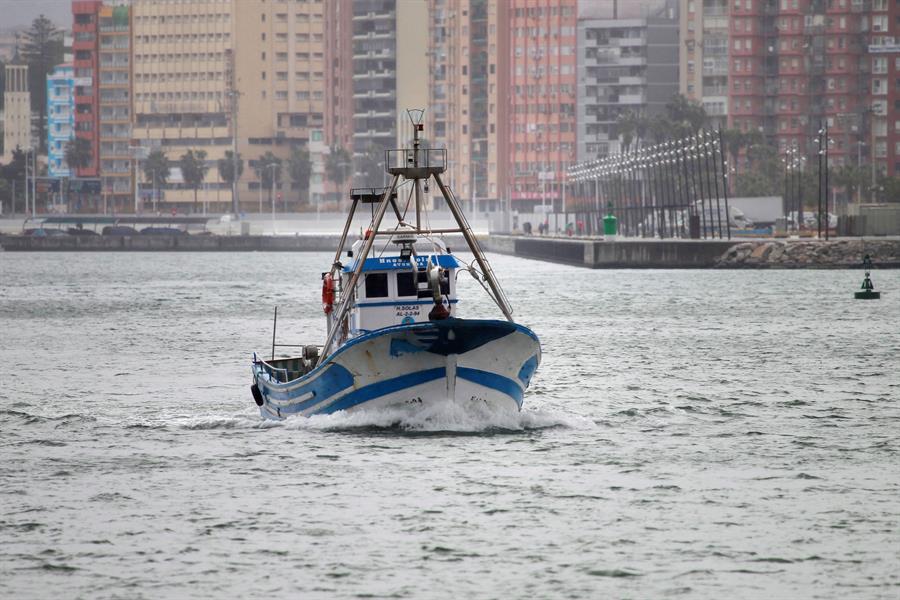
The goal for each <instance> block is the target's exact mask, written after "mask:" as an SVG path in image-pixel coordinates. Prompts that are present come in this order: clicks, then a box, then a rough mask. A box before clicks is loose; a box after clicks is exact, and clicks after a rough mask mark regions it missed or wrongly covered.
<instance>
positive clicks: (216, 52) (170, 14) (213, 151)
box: [131, 0, 258, 211]
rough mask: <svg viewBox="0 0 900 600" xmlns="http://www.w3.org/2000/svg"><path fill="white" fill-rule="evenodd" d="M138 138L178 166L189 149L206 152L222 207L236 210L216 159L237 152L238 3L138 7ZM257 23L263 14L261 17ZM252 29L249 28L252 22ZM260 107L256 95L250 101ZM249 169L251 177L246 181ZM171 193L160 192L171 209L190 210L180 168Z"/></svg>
mask: <svg viewBox="0 0 900 600" xmlns="http://www.w3.org/2000/svg"><path fill="white" fill-rule="evenodd" d="M131 9H132V21H131V27H132V45H133V53H132V82H131V85H132V92H133V93H132V136H133V138H134V141H135V142H136V143H137V144H138V145H139V146H141V147H143V150H142V152H141V154H144V155H146V154H147V153H149V152H151V151H153V150H160V151H162V152H163V153H165V155H166V157H167V158H168V159H169V160H170V161H177V160H178V159H179V157H180V156H181V155H182V154H184V153H185V152H187V151H188V150H192V149H193V150H204V151H206V153H207V160H208V161H209V166H210V170H209V172H208V174H207V177H206V180H207V182H208V185H209V183H212V185H211V186H209V187H213V188H214V191H215V192H217V193H218V198H219V200H220V203H217V205H216V207H215V209H217V210H226V207H227V206H228V205H230V201H231V196H230V189H229V186H228V185H227V184H223V183H221V182H220V179H221V178H220V177H219V176H218V172H217V170H216V168H215V164H216V161H217V160H218V159H220V158H222V157H224V155H225V151H226V150H228V149H231V147H232V129H231V126H230V125H231V124H230V119H229V108H230V103H229V96H228V91H229V90H230V81H229V74H230V72H231V69H232V65H231V53H232V50H233V48H234V38H233V35H234V28H235V22H234V20H235V14H234V3H233V2H231V1H225V2H223V1H221V0H200V1H196V2H186V1H179V2H171V1H166V2H161V1H155V0H136V1H135V2H133V3H132V7H131ZM257 19H258V16H257ZM245 25H247V26H250V25H251V24H250V23H247V24H245ZM247 100H248V102H249V103H251V104H254V103H255V100H256V99H255V98H248V99H247ZM248 171H250V172H251V173H252V170H250V169H245V170H244V175H245V177H247V178H250V177H252V175H250V176H248ZM169 182H170V183H169V186H167V187H168V188H169V189H166V190H164V191H163V192H162V193H160V194H158V197H159V200H160V202H161V204H162V206H164V207H165V209H164V210H169V209H170V208H174V209H177V210H184V211H189V210H190V209H191V208H192V207H191V206H190V202H191V201H192V200H193V194H192V192H191V191H190V190H185V189H179V188H183V187H184V186H183V185H181V184H182V183H183V180H182V178H181V175H180V172H178V171H173V172H172V173H171V175H170V178H169Z"/></svg>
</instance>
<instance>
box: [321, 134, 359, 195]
mask: <svg viewBox="0 0 900 600" xmlns="http://www.w3.org/2000/svg"><path fill="white" fill-rule="evenodd" d="M351 175H353V162H352V159H351V158H350V153H349V152H347V151H346V150H345V149H344V148H341V147H337V146H335V147H332V148H331V152H330V153H329V154H328V158H326V159H325V176H326V177H328V180H329V181H332V182H334V184H335V185H336V186H338V187H341V186H342V185H343V184H344V182H345V181H347V179H349V178H350V176H351ZM342 196H343V194H339V195H338V197H342Z"/></svg>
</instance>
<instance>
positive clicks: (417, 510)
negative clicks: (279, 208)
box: [0, 252, 900, 599]
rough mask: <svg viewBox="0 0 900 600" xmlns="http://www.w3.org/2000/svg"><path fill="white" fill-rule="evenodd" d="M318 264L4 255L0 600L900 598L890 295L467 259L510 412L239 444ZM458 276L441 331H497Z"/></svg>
mask: <svg viewBox="0 0 900 600" xmlns="http://www.w3.org/2000/svg"><path fill="white" fill-rule="evenodd" d="M331 258H332V256H331V255H329V254H328V253H308V254H307V253H304V254H294V253H290V254H280V253H272V254H268V253H221V254H220V253H210V254H204V253H197V254H178V253H135V254H125V253H108V254H107V253H102V254H91V253H77V252H76V253H35V254H18V253H3V254H0V333H2V340H3V343H2V344H0V381H2V386H0V431H2V432H3V435H2V439H0V447H2V453H3V458H4V460H3V462H2V465H0V474H2V475H0V477H2V483H3V485H2V488H0V503H2V504H0V508H2V516H0V540H2V541H0V596H2V597H15V598H45V597H47V596H48V595H50V594H55V595H61V596H63V597H73V598H82V597H83V598H119V597H129V598H157V597H172V598H205V597H210V596H229V597H237V596H240V597H248V598H256V597H294V596H300V597H304V598H361V597H377V598H381V597H392V598H446V597H448V596H464V595H465V596H470V597H475V598H496V597H500V596H505V597H538V598H586V597H616V598H619V597H621V598H645V597H670V596H673V597H686V598H722V597H729V598H762V597H766V598H772V597H774V598H801V597H802V598H839V597H840V598H867V599H868V598H896V597H897V596H898V595H900V573H898V570H897V568H896V567H897V565H898V564H900V460H898V446H900V442H898V439H900V435H898V432H900V358H898V357H900V327H898V326H897V323H900V276H898V274H897V272H896V271H874V272H873V273H872V275H873V279H874V281H875V285H876V288H877V289H880V290H882V291H883V292H884V296H883V298H882V300H880V301H868V302H862V301H854V300H853V299H852V297H853V292H854V291H855V290H856V289H857V288H858V286H859V282H860V281H861V275H862V273H861V271H859V270H833V271H831V270H829V271H717V270H696V271H694V270H677V271H667V270H659V271H647V270H609V271H606V270H604V271H592V270H585V269H579V268H575V267H567V266H561V265H554V264H547V263H542V262H536V261H529V260H524V259H517V258H513V257H507V256H499V255H493V254H492V255H490V259H491V262H492V265H493V267H494V270H495V271H496V273H497V274H498V277H499V278H500V281H501V283H502V284H503V286H504V289H505V291H506V293H507V295H508V296H509V297H510V299H511V300H512V304H513V307H514V309H515V311H516V313H515V316H516V319H517V320H518V321H519V322H521V323H523V324H525V325H527V326H529V327H530V328H532V329H533V330H534V331H535V333H537V335H538V336H539V337H540V338H541V342H542V345H543V361H542V364H541V366H540V368H539V369H538V371H537V374H536V375H535V378H534V381H533V384H532V387H531V388H530V389H529V392H528V393H526V396H525V404H524V407H523V410H522V412H521V413H515V414H487V415H485V414H473V413H472V412H469V411H467V410H466V409H465V407H460V406H448V407H445V408H444V409H439V410H438V409H435V410H429V411H426V412H422V413H418V414H415V415H401V414H397V413H391V412H377V413H368V414H367V413H357V414H336V415H331V416H327V417H316V418H313V419H304V418H294V419H289V420H287V421H284V422H270V421H263V420H261V419H260V417H259V414H258V411H257V409H256V407H255V405H254V404H253V401H252V398H251V397H250V393H249V384H250V369H249V361H250V357H251V355H252V352H253V351H261V352H267V351H269V348H270V346H269V345H270V344H271V333H272V331H271V325H272V322H271V319H272V309H273V308H274V306H276V305H277V306H278V312H279V327H278V338H279V340H280V341H283V342H286V343H307V342H309V343H314V342H321V341H322V339H323V338H324V331H323V329H324V319H323V317H322V313H321V306H320V302H319V292H320V290H319V287H318V285H319V274H320V273H321V271H322V270H323V269H324V268H326V266H327V265H328V264H329V263H330V261H331ZM464 277H466V276H465V275H464V274H463V275H461V276H460V282H461V288H462V291H461V298H462V301H461V303H460V310H461V314H462V315H463V316H473V317H483V316H497V314H498V311H496V309H493V310H492V306H491V305H490V302H489V300H488V299H487V298H486V297H485V296H484V294H483V293H482V292H481V290H480V288H479V287H478V286H477V285H476V284H475V283H474V282H472V281H470V280H469V281H466V280H465V279H464Z"/></svg>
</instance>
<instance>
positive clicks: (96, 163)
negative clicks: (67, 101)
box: [72, 0, 102, 208]
mask: <svg viewBox="0 0 900 600" xmlns="http://www.w3.org/2000/svg"><path fill="white" fill-rule="evenodd" d="M101 6H102V2H100V0H75V1H73V2H72V17H73V21H72V38H73V39H72V52H73V54H74V61H73V68H74V77H73V80H72V85H73V87H74V101H75V137H78V138H82V139H85V140H87V141H88V142H89V143H90V147H91V161H90V164H89V165H88V166H86V167H81V168H78V169H77V171H76V173H75V174H76V175H77V176H78V177H90V178H94V177H99V175H100V135H99V134H100V121H99V118H100V110H99V104H98V99H99V97H100V76H99V68H100V63H99V61H100V51H99V46H98V34H99V31H98V26H99V12H100V7H101ZM93 208H97V207H93Z"/></svg>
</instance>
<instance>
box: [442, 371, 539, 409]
mask: <svg viewBox="0 0 900 600" xmlns="http://www.w3.org/2000/svg"><path fill="white" fill-rule="evenodd" d="M456 376H457V377H459V378H460V379H465V380H466V381H471V382H472V383H477V384H478V385H483V386H484V387H486V388H491V389H492V390H497V391H498V392H503V393H504V394H506V395H507V396H509V397H510V398H512V399H513V400H515V401H516V404H517V405H518V406H519V408H522V399H523V398H524V396H525V390H523V389H522V388H521V387H519V385H518V384H517V383H516V382H515V381H513V380H512V379H509V378H508V377H504V376H503V375H497V374H496V373H491V372H490V371H482V370H480V369H470V368H468V367H457V368H456Z"/></svg>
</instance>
